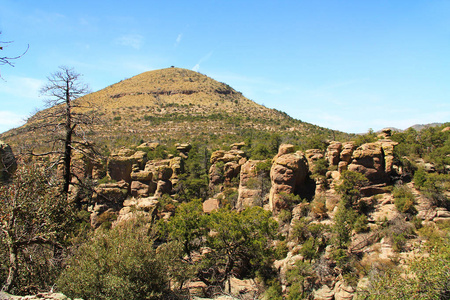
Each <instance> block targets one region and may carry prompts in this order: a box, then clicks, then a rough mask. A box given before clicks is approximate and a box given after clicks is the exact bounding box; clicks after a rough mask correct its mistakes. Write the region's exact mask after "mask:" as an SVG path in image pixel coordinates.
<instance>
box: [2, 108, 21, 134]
mask: <svg viewBox="0 0 450 300" xmlns="http://www.w3.org/2000/svg"><path fill="white" fill-rule="evenodd" d="M25 117H26V116H21V115H18V114H16V113H14V112H11V111H2V110H0V132H5V131H7V130H9V129H11V128H15V127H19V126H21V125H23V124H24V123H25Z"/></svg>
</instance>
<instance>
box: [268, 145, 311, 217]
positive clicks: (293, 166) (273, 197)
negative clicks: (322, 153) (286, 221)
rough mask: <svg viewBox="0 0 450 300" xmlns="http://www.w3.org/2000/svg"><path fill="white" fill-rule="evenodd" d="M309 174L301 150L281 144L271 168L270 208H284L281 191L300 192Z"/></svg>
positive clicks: (276, 209) (274, 209) (275, 209)
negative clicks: (295, 150)
mask: <svg viewBox="0 0 450 300" xmlns="http://www.w3.org/2000/svg"><path fill="white" fill-rule="evenodd" d="M307 175H308V166H307V161H306V158H305V156H304V154H303V152H301V151H297V152H294V146H293V145H287V144H284V145H281V146H280V148H279V151H278V154H277V155H276V156H275V157H274V159H273V165H272V168H271V170H270V179H271V181H272V187H271V189H270V195H269V208H270V210H272V211H274V212H278V211H280V210H281V209H283V205H284V203H283V201H282V199H281V197H282V195H280V194H281V193H287V194H299V193H300V191H301V189H302V188H303V187H304V184H305V180H306V177H307Z"/></svg>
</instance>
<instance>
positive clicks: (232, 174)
mask: <svg viewBox="0 0 450 300" xmlns="http://www.w3.org/2000/svg"><path fill="white" fill-rule="evenodd" d="M240 171H241V165H239V163H236V162H228V163H226V164H225V165H224V166H223V177H224V184H225V185H231V181H232V180H233V178H236V177H238V175H239V173H240Z"/></svg>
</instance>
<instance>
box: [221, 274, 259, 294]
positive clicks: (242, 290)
mask: <svg viewBox="0 0 450 300" xmlns="http://www.w3.org/2000/svg"><path fill="white" fill-rule="evenodd" d="M225 291H228V292H230V293H231V294H232V295H236V296H239V297H240V298H241V299H242V298H243V299H256V298H255V297H256V296H258V295H259V289H258V285H257V284H256V283H255V280H253V279H238V278H236V277H231V278H230V279H229V280H227V281H226V283H225Z"/></svg>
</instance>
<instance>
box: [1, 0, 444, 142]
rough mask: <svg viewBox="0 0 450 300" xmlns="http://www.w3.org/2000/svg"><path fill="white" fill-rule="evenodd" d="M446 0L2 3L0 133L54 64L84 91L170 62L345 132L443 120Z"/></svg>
mask: <svg viewBox="0 0 450 300" xmlns="http://www.w3.org/2000/svg"><path fill="white" fill-rule="evenodd" d="M449 16H450V1H434V0H429V1H415V0H409V1H406V0H405V1H403V0H396V1H384V0H377V1H375V0H372V1H369V0H368V1H362V0H358V1H352V0H348V1H336V0H324V1H303V0H297V1H283V0H279V1H274V0H273V1H266V0H258V1H253V0H252V1H242V0H241V1H234V0H228V1H225V0H208V1H195V0H191V1H84V0H79V1H66V0H61V1H48V0H40V1H35V0H0V30H1V31H2V34H1V35H0V41H14V43H11V44H3V46H4V49H3V50H2V51H1V52H0V56H15V55H17V54H20V53H21V52H23V50H25V49H26V48H27V45H28V44H29V46H30V48H29V50H28V52H27V53H26V54H25V55H24V56H23V57H22V58H20V59H19V60H16V61H15V66H14V67H10V66H7V65H3V66H0V72H1V76H2V78H3V79H0V132H3V131H6V130H8V129H10V128H12V127H17V126H19V125H20V124H21V123H20V122H21V120H23V118H24V117H26V116H29V115H30V114H31V113H33V112H34V111H35V110H36V108H41V107H42V103H43V99H42V97H39V88H40V87H41V86H42V85H43V84H44V83H45V81H46V77H47V76H48V75H50V73H52V72H54V71H56V70H57V68H58V66H60V65H67V66H70V67H74V68H75V69H76V71H78V72H79V73H82V74H83V75H84V77H83V79H84V81H85V82H86V83H88V84H89V85H90V86H91V89H92V90H93V91H97V90H100V89H102V88H105V87H106V86H108V85H111V84H114V83H116V82H118V81H120V80H123V79H125V78H129V77H132V76H134V75H137V74H139V73H142V72H144V71H150V70H155V69H161V68H167V67H170V66H172V65H173V66H176V67H181V68H186V69H192V70H195V71H199V72H201V73H203V74H205V75H208V76H210V77H212V78H214V79H216V80H219V81H221V82H225V83H227V84H229V85H230V86H232V87H233V88H235V89H236V90H238V91H240V92H242V93H243V94H244V96H246V97H248V98H250V99H252V100H254V101H255V102H257V103H260V104H263V105H265V106H267V107H270V108H276V109H278V110H281V111H284V112H286V113H288V114H289V115H290V116H292V117H294V118H297V119H300V120H302V121H306V122H309V123H313V124H317V125H320V126H324V127H328V128H332V129H337V130H342V131H346V132H357V133H359V132H367V130H368V129H369V128H372V129H374V130H379V129H382V128H384V127H388V126H393V127H398V128H401V129H404V128H407V127H409V126H411V125H414V124H424V123H431V122H447V121H450V18H449Z"/></svg>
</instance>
